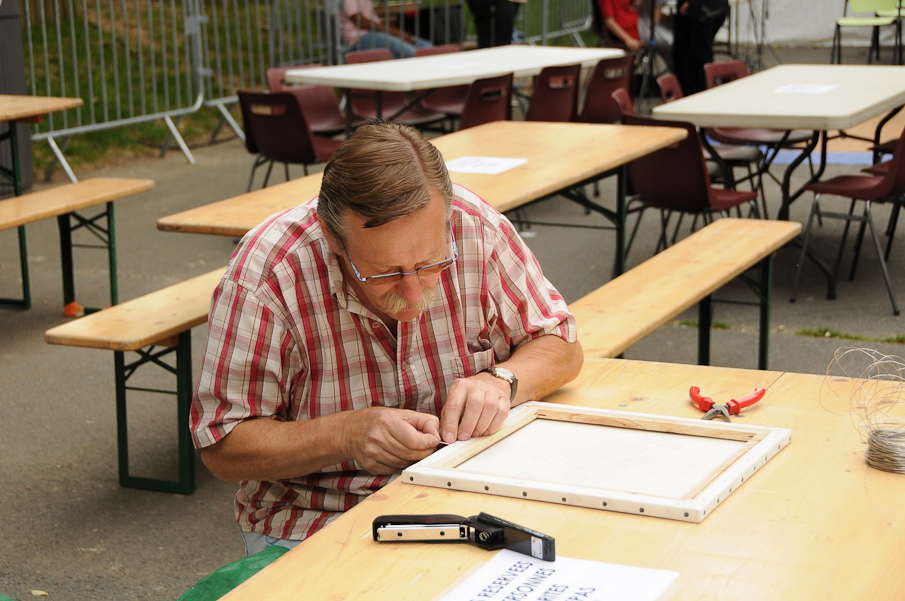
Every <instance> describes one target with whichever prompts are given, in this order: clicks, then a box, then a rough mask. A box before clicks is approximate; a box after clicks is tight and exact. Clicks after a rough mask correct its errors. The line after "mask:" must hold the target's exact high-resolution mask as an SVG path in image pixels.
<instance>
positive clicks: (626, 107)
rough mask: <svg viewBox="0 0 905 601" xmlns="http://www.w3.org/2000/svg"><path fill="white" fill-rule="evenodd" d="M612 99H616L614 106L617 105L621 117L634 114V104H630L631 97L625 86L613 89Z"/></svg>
mask: <svg viewBox="0 0 905 601" xmlns="http://www.w3.org/2000/svg"><path fill="white" fill-rule="evenodd" d="M613 100H614V101H616V106H618V107H619V112H620V113H622V116H623V117H625V116H626V115H634V114H635V105H634V104H632V98H631V96H629V95H628V90H626V89H625V88H619V89H618V90H613Z"/></svg>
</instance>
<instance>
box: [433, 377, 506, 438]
mask: <svg viewBox="0 0 905 601" xmlns="http://www.w3.org/2000/svg"><path fill="white" fill-rule="evenodd" d="M509 394H510V390H509V384H507V383H506V382H505V381H503V380H501V379H499V378H497V377H495V376H492V375H490V374H488V373H486V372H481V373H479V374H475V375H473V376H471V377H470V378H459V379H458V380H454V381H453V383H452V386H450V387H449V394H448V395H447V397H446V404H445V405H443V411H441V413H440V435H441V437H442V440H443V442H455V441H456V440H457V439H458V440H468V439H469V438H471V437H472V436H485V435H487V434H493V433H494V432H496V431H497V430H499V429H500V427H502V425H503V421H504V420H505V419H506V416H508V415H509Z"/></svg>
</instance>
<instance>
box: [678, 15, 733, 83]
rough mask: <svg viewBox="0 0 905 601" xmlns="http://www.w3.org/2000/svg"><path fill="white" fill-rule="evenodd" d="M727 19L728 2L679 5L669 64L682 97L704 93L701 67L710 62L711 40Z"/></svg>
mask: <svg viewBox="0 0 905 601" xmlns="http://www.w3.org/2000/svg"><path fill="white" fill-rule="evenodd" d="M728 16H729V0H680V1H679V8H678V12H677V14H676V18H675V24H674V26H673V34H674V40H673V46H672V60H673V68H674V70H675V73H676V77H677V78H678V79H679V84H681V86H682V92H683V93H684V94H685V95H686V96H688V95H690V94H695V93H697V92H701V91H703V90H705V89H707V80H706V78H705V77H704V65H705V64H707V63H709V62H713V38H715V37H716V34H717V32H718V31H719V30H720V27H722V26H723V23H724V22H725V21H726V18H727V17H728Z"/></svg>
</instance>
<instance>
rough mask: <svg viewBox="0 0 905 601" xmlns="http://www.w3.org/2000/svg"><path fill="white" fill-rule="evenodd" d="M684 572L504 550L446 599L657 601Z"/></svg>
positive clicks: (445, 599) (458, 600) (445, 598)
mask: <svg viewBox="0 0 905 601" xmlns="http://www.w3.org/2000/svg"><path fill="white" fill-rule="evenodd" d="M678 576H679V574H678V572H671V571H668V570H652V569H648V568H635V567H631V566H623V565H617V564H612V563H601V562H598V561H588V560H585V559H571V558H568V557H557V558H556V561H541V560H539V559H534V558H533V557H528V556H527V555H522V554H520V553H516V552H515V551H507V550H503V551H499V552H498V553H497V554H496V555H495V556H494V557H493V559H491V560H490V561H488V562H487V564H485V565H484V566H483V567H481V568H480V569H478V571H477V572H475V573H474V574H472V575H471V576H469V577H468V579H467V580H465V581H464V582H462V583H460V584H459V585H458V586H456V588H454V589H453V590H451V591H449V592H448V593H447V594H446V595H445V596H444V597H442V599H441V600H440V601H506V600H507V599H510V600H511V599H517V600H518V601H567V600H569V599H578V600H581V601H616V600H618V601H653V600H654V599H657V598H658V597H659V596H660V595H662V594H663V592H664V591H665V590H666V589H667V588H668V587H669V585H670V584H672V582H673V581H674V580H675V579H676V578H677V577H678Z"/></svg>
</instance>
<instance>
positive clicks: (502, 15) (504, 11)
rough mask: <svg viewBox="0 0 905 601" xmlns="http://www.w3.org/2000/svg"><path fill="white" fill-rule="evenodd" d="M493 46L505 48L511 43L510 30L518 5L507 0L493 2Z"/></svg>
mask: <svg viewBox="0 0 905 601" xmlns="http://www.w3.org/2000/svg"><path fill="white" fill-rule="evenodd" d="M493 3H494V15H493V42H492V44H491V45H493V46H507V45H509V44H511V43H512V29H513V27H515V17H516V16H517V15H518V7H519V4H518V3H517V2H510V1H509V0H493Z"/></svg>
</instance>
